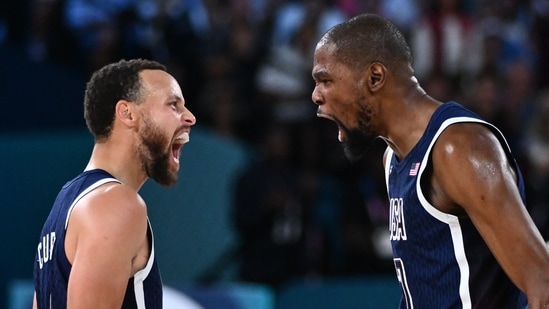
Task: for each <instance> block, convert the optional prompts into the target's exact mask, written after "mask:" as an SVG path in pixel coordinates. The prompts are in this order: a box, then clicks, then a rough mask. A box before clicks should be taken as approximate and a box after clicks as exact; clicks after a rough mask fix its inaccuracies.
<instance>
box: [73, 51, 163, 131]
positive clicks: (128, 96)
mask: <svg viewBox="0 0 549 309" xmlns="http://www.w3.org/2000/svg"><path fill="white" fill-rule="evenodd" d="M143 70H162V71H167V70H166V67H165V66H164V65H163V64H160V63H158V62H156V61H151V60H145V59H131V60H124V59H122V60H120V61H118V62H115V63H111V64H108V65H106V66H104V67H102V68H101V69H99V70H97V71H95V72H94V73H93V74H92V77H91V79H90V81H89V82H88V83H87V85H86V92H85V96H84V118H85V119H86V124H87V126H88V129H89V130H90V132H91V134H92V135H93V136H94V138H95V139H96V140H99V139H104V138H108V137H109V135H110V134H111V131H112V126H113V121H114V109H115V106H116V103H117V102H118V101H119V100H127V101H131V102H138V101H139V99H140V97H141V81H140V78H139V73H140V72H141V71H143Z"/></svg>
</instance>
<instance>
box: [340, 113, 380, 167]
mask: <svg viewBox="0 0 549 309" xmlns="http://www.w3.org/2000/svg"><path fill="white" fill-rule="evenodd" d="M362 106H363V105H362ZM358 116H359V117H358V118H359V119H360V121H359V122H358V126H357V128H353V129H350V128H347V127H345V126H343V125H342V124H341V123H339V127H340V129H341V130H343V131H344V132H345V135H346V136H347V139H346V140H345V141H344V142H343V143H342V146H343V151H344V153H345V157H346V158H347V159H349V161H351V162H358V161H360V160H362V159H364V158H365V157H366V156H367V154H368V150H369V149H370V148H371V147H372V144H373V141H374V140H375V139H376V138H377V135H375V134H373V132H372V129H371V128H370V123H371V119H372V116H371V113H370V112H368V111H367V110H364V109H363V110H362V111H361V112H360V114H359V115H358Z"/></svg>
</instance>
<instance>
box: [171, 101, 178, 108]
mask: <svg viewBox="0 0 549 309" xmlns="http://www.w3.org/2000/svg"><path fill="white" fill-rule="evenodd" d="M170 106H171V107H172V108H173V109H174V110H177V101H173V102H171V103H170Z"/></svg>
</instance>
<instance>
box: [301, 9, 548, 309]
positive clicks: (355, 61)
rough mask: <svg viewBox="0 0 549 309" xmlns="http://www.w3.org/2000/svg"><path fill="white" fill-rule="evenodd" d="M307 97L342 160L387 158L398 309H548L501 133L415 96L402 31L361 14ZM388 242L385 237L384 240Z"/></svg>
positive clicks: (331, 50)
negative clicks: (377, 154)
mask: <svg viewBox="0 0 549 309" xmlns="http://www.w3.org/2000/svg"><path fill="white" fill-rule="evenodd" d="M312 75H313V78H314V80H315V88H314V90H313V93H312V100H313V102H314V103H316V104H317V105H318V112H317V115H318V116H319V117H324V118H327V119H330V120H333V121H334V122H335V123H336V124H337V126H338V128H339V141H340V142H341V143H342V144H343V146H344V148H345V152H346V154H347V156H348V157H349V158H351V159H356V160H358V159H360V158H361V157H362V156H363V154H364V151H365V150H366V149H367V147H368V145H369V143H370V142H371V141H372V140H373V139H374V138H378V137H379V138H381V139H383V140H384V141H385V142H386V143H387V145H388V147H387V150H386V152H385V155H384V164H385V174H386V183H387V190H388V195H389V199H390V200H389V209H390V210H389V212H390V222H389V228H390V240H391V244H392V250H393V261H394V266H395V270H396V274H397V278H398V280H399V282H400V284H401V286H402V295H403V296H402V300H401V302H400V308H484V309H486V308H506V309H510V308H521V309H522V308H524V307H525V306H526V304H527V302H528V305H529V308H530V309H539V308H549V250H548V249H547V246H546V244H545V242H544V240H543V239H542V237H541V235H540V233H539V231H538V230H537V228H536V226H535V225H534V222H533V220H532V219H531V217H530V216H529V214H528V212H527V210H526V207H525V204H524V203H525V202H524V200H525V196H524V182H523V179H522V176H521V173H520V170H519V168H518V166H517V164H516V162H515V159H514V158H513V156H512V155H511V151H510V150H509V147H508V146H507V143H506V141H505V139H504V137H503V136H502V134H501V133H500V131H499V130H498V129H496V128H495V127H494V126H493V125H491V124H489V123H487V122H485V121H484V120H482V119H480V117H479V116H478V115H476V114H474V113H472V112H470V111H469V110H467V109H465V108H464V107H463V106H461V105H460V104H458V103H456V102H446V103H442V102H439V101H437V100H436V99H434V98H432V97H430V96H429V95H428V94H427V93H425V91H424V90H423V89H422V88H421V87H420V85H419V83H418V81H417V80H416V78H415V77H414V72H413V69H412V55H411V51H410V48H409V46H408V44H407V43H406V41H405V39H404V37H403V35H402V33H401V32H400V31H399V30H398V29H397V28H396V27H395V26H394V25H393V24H392V23H391V22H389V21H388V20H387V19H385V18H383V17H380V16H376V15H372V14H365V15H360V16H357V17H355V18H352V19H350V20H349V21H346V22H344V23H342V24H339V25H336V26H334V27H333V28H331V29H330V30H329V31H328V32H327V33H326V34H325V35H324V36H323V37H322V39H321V40H320V41H319V43H318V44H317V46H316V50H315V54H314V65H313V70H312ZM388 241H389V240H388Z"/></svg>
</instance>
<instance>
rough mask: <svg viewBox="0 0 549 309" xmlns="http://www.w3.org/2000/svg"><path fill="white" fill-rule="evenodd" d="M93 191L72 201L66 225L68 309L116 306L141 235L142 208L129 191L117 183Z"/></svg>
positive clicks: (143, 232) (143, 223)
mask: <svg viewBox="0 0 549 309" xmlns="http://www.w3.org/2000/svg"><path fill="white" fill-rule="evenodd" d="M96 190H97V192H95V191H94V192H91V193H90V194H89V196H86V197H84V198H83V199H82V200H81V201H80V202H79V203H78V204H77V206H76V207H75V208H74V210H73V211H72V214H71V219H70V221H69V226H68V228H67V235H68V234H69V233H73V234H72V236H73V239H74V240H75V242H74V246H72V247H71V246H67V257H68V258H69V260H70V261H71V263H72V269H71V274H70V278H69V285H68V291H67V293H68V295H67V297H68V298H67V302H68V307H72V308H111V307H113V308H115V307H118V308H120V306H121V305H122V301H123V298H124V293H125V291H126V287H127V284H128V280H129V278H130V277H131V276H132V275H133V273H132V260H133V259H134V258H135V256H136V255H137V253H138V251H139V248H140V247H141V245H142V244H143V241H144V240H145V239H146V233H147V215H146V209H145V206H144V203H143V201H142V200H141V199H140V198H139V196H138V195H137V194H136V193H135V192H134V191H131V190H128V188H126V187H124V186H122V185H118V184H117V185H110V186H109V187H107V188H98V189H96Z"/></svg>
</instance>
